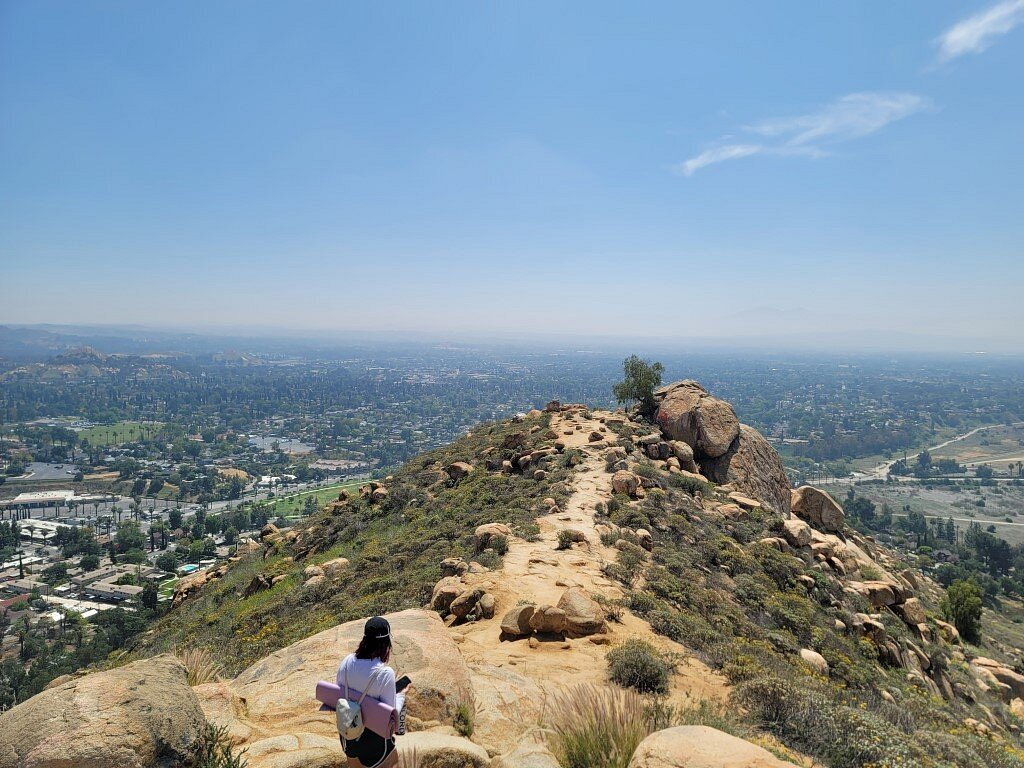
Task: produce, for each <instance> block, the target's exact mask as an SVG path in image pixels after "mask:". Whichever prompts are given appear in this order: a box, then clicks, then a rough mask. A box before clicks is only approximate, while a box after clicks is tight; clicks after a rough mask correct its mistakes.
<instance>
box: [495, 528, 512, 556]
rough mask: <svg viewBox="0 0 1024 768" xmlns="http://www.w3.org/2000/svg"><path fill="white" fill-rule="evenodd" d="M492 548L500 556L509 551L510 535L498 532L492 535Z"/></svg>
mask: <svg viewBox="0 0 1024 768" xmlns="http://www.w3.org/2000/svg"><path fill="white" fill-rule="evenodd" d="M491 549H493V550H494V551H495V553H497V554H498V555H500V556H504V555H505V553H506V552H508V537H507V536H503V535H502V534H500V533H499V534H498V535H496V536H492V537H491Z"/></svg>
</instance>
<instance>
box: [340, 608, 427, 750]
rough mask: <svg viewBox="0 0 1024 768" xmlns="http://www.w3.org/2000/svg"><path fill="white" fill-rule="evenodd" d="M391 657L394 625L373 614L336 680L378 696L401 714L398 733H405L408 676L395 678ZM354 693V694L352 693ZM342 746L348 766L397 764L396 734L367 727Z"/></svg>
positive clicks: (408, 686)
mask: <svg viewBox="0 0 1024 768" xmlns="http://www.w3.org/2000/svg"><path fill="white" fill-rule="evenodd" d="M390 659H391V625H390V624H388V621H387V619H385V618H382V617H381V616H374V617H373V618H372V619H370V620H369V621H367V622H366V625H365V627H364V628H363V639H362V640H360V641H359V647H358V648H356V652H355V653H350V654H349V655H348V656H346V657H345V658H344V659H343V660H342V662H341V665H340V666H339V667H338V675H337V683H338V687H339V688H341V689H342V692H343V693H342V695H347V694H346V693H345V691H346V689H348V690H350V691H357V692H359V693H360V694H365V695H366V696H369V697H372V698H374V699H377V701H380V702H382V703H384V704H387V705H388V706H390V707H393V708H394V709H395V710H396V711H397V712H398V713H399V715H398V717H399V727H398V731H397V733H399V734H402V733H405V696H406V694H407V693H408V692H409V691H410V690H411V686H410V685H409V678H407V677H403V678H402V679H401V680H398V681H396V680H395V670H393V669H392V668H391V667H389V666H387V663H388V661H389V660H390ZM352 695H355V694H352ZM341 746H342V748H343V749H344V750H345V756H346V757H347V758H348V768H393V767H394V766H396V765H398V754H397V753H396V752H395V739H394V736H392V737H390V738H388V737H386V736H382V735H380V734H379V733H374V732H373V731H372V730H370V729H369V728H364V729H363V732H362V734H361V735H360V736H359V738H358V739H354V740H348V741H346V740H345V738H344V736H342V737H341Z"/></svg>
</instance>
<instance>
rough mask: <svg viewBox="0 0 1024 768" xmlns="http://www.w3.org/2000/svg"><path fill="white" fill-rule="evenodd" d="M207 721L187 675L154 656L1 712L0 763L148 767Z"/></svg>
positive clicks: (177, 750)
mask: <svg viewBox="0 0 1024 768" xmlns="http://www.w3.org/2000/svg"><path fill="white" fill-rule="evenodd" d="M205 725H206V720H205V718H204V717H203V711H202V709H200V706H199V700H198V699H197V698H196V695H195V694H194V693H193V692H192V689H191V688H189V687H188V672H187V671H186V670H185V667H184V666H183V665H182V664H181V662H180V661H178V660H177V659H176V658H174V657H173V656H169V655H164V656H157V657H155V658H152V659H146V660H144V661H136V662H133V663H131V664H126V665H125V666H123V667H116V668H115V669H109V670H106V671H103V672H94V673H92V674H89V675H85V676H84V677H79V678H75V679H73V680H71V681H69V682H66V683H64V684H62V685H59V686H56V687H54V688H50V689H48V690H46V691H43V692H42V693H39V694H37V695H35V696H33V697H32V698H30V699H28V700H26V701H24V702H22V703H21V704H19V705H17V706H16V707H14V708H12V709H9V710H8V711H7V712H4V713H3V714H2V715H0V766H3V768H22V767H23V766H33V768H70V767H71V766H74V767H75V768H149V766H154V765H159V764H162V761H169V760H174V759H184V758H185V757H186V755H187V753H188V751H189V748H190V747H191V745H192V744H194V743H195V741H196V740H197V739H198V738H199V735H200V733H201V732H202V730H203V728H204V727H205Z"/></svg>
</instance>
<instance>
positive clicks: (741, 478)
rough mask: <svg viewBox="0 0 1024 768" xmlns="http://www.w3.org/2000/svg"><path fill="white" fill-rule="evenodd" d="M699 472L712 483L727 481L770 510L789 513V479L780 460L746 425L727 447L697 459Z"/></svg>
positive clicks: (768, 444) (752, 429)
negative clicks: (699, 461) (710, 456)
mask: <svg viewBox="0 0 1024 768" xmlns="http://www.w3.org/2000/svg"><path fill="white" fill-rule="evenodd" d="M700 468H701V471H702V472H703V474H704V475H706V476H707V477H708V478H709V479H710V480H712V481H713V482H715V483H720V484H721V483H729V484H731V485H732V486H733V487H734V488H735V489H736V490H738V491H740V492H741V493H743V494H744V495H745V496H750V497H752V498H754V499H756V500H757V501H760V502H761V503H762V504H763V505H764V506H765V507H767V508H768V509H770V510H771V511H772V512H776V513H778V514H782V515H786V514H789V505H790V490H789V478H787V477H786V470H785V468H784V467H783V466H782V459H780V458H779V454H778V453H777V452H776V451H775V449H774V448H772V446H771V443H769V442H768V441H767V440H765V439H764V437H763V436H762V435H761V433H760V432H758V431H757V430H756V429H754V428H753V427H748V426H747V425H746V424H741V425H740V434H739V437H737V438H736V440H734V441H733V444H732V445H731V446H729V450H728V451H726V452H725V453H724V454H722V455H721V456H719V457H717V458H710V459H705V460H703V461H701V463H700Z"/></svg>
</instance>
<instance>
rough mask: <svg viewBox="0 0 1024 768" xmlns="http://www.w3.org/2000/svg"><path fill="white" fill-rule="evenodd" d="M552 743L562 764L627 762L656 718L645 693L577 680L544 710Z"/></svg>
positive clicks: (591, 767) (618, 766)
mask: <svg viewBox="0 0 1024 768" xmlns="http://www.w3.org/2000/svg"><path fill="white" fill-rule="evenodd" d="M543 722H544V729H545V733H546V735H547V739H548V745H549V747H550V748H551V751H552V752H553V753H554V755H555V757H556V758H557V759H558V762H559V764H561V765H562V766H563V768H626V766H627V765H628V764H629V760H630V758H631V757H632V756H633V752H634V751H635V750H636V748H637V745H639V744H640V742H641V741H643V740H644V738H645V737H646V736H647V735H648V734H650V733H651V732H652V731H653V728H654V722H653V720H652V718H651V717H650V714H649V712H648V707H647V705H646V703H645V701H644V699H643V698H642V697H640V696H639V695H637V694H636V693H633V692H632V691H622V690H618V689H616V688H611V687H608V686H596V685H579V686H576V687H574V688H570V689H569V690H568V691H566V692H564V693H562V694H560V695H558V696H556V697H555V698H554V699H553V700H552V701H551V702H550V703H549V704H548V705H547V706H546V708H545V711H544V713H543Z"/></svg>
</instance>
